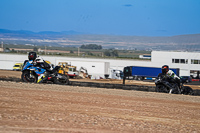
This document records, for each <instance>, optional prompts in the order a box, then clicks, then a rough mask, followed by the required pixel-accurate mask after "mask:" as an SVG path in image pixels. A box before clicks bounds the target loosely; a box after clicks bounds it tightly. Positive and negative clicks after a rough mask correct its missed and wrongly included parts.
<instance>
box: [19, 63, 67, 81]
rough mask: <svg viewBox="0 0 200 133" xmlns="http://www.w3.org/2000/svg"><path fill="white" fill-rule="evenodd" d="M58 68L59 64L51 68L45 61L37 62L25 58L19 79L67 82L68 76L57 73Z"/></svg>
mask: <svg viewBox="0 0 200 133" xmlns="http://www.w3.org/2000/svg"><path fill="white" fill-rule="evenodd" d="M46 66H47V67H46ZM59 68H60V66H56V67H55V68H53V69H52V70H51V69H49V66H48V64H46V63H45V61H44V62H43V63H41V62H40V63H37V61H35V62H33V61H28V60H27V61H25V62H24V65H23V69H22V75H21V79H22V81H23V82H34V83H46V82H53V83H56V84H69V78H68V77H67V76H66V75H63V74H60V73H58V70H59Z"/></svg>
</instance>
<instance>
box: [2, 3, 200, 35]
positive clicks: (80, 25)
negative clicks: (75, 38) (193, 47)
mask: <svg viewBox="0 0 200 133" xmlns="http://www.w3.org/2000/svg"><path fill="white" fill-rule="evenodd" d="M0 29H9V30H30V31H34V32H39V31H56V32H60V31H69V30H74V31H77V32H83V33H91V34H109V35H129V36H130V35H136V36H173V35H182V34H197V33H200V0H0Z"/></svg>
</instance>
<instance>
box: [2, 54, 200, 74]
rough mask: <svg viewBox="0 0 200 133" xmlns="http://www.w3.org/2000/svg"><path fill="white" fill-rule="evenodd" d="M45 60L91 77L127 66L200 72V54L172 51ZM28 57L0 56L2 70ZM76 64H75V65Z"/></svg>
mask: <svg viewBox="0 0 200 133" xmlns="http://www.w3.org/2000/svg"><path fill="white" fill-rule="evenodd" d="M42 57H43V59H45V60H48V61H50V62H51V63H52V64H55V65H57V64H58V62H60V61H62V62H63V61H64V62H68V63H69V64H70V63H71V65H76V66H77V69H79V68H80V67H86V68H87V70H88V73H89V74H90V75H99V76H101V77H103V76H104V74H105V73H107V72H108V71H109V70H106V69H117V70H123V68H124V67H126V66H146V67H160V68H161V67H162V65H169V67H170V68H179V69H180V76H190V75H193V76H194V77H196V76H199V72H200V53H197V52H171V51H152V52H151V61H150V60H124V59H97V58H77V57H63V56H54V57H53V56H42ZM27 59H28V56H27V55H16V54H0V69H10V70H12V67H13V65H14V64H15V63H20V62H21V63H23V62H24V60H27ZM73 63H74V64H73Z"/></svg>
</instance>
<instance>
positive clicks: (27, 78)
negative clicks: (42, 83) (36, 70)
mask: <svg viewBox="0 0 200 133" xmlns="http://www.w3.org/2000/svg"><path fill="white" fill-rule="evenodd" d="M28 75H30V72H29V71H24V72H22V75H21V79H22V81H23V82H27V83H37V76H36V75H35V74H33V77H34V78H33V80H31V79H30V78H29V76H28Z"/></svg>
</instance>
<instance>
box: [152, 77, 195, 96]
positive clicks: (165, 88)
mask: <svg viewBox="0 0 200 133" xmlns="http://www.w3.org/2000/svg"><path fill="white" fill-rule="evenodd" d="M184 83H186V82H185V81H184V80H181V82H180V88H179V87H178V85H177V83H175V82H174V83H171V82H168V81H166V80H164V79H163V78H162V77H158V78H156V80H155V84H156V89H155V91H156V92H162V93H171V92H172V90H173V92H172V93H173V94H184V95H194V91H193V89H192V88H191V87H189V86H184Z"/></svg>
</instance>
